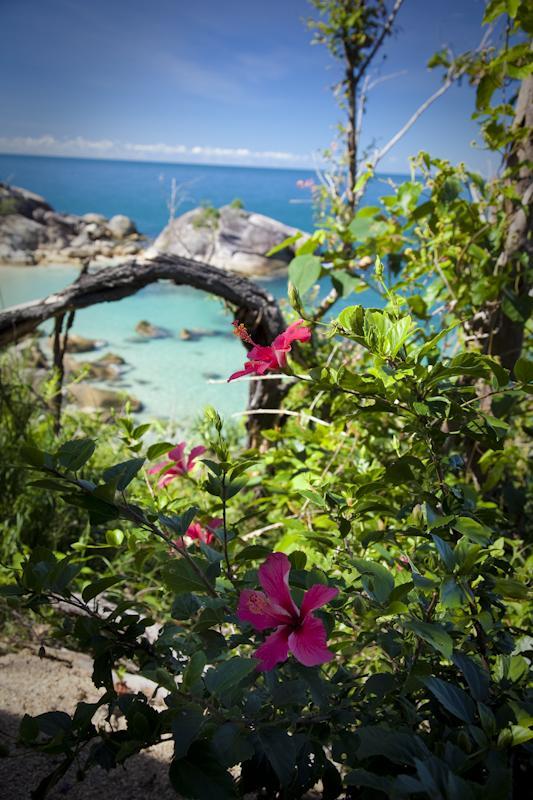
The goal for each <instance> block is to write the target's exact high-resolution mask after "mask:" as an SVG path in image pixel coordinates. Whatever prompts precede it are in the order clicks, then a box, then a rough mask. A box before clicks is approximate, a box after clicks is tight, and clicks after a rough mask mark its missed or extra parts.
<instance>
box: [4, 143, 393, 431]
mask: <svg viewBox="0 0 533 800" xmlns="http://www.w3.org/2000/svg"><path fill="white" fill-rule="evenodd" d="M309 177H314V173H313V172H312V171H310V170H300V169H298V170H292V169H290V170H289V169H266V168H255V167H227V166H204V165H196V164H194V165H189V164H163V163H152V162H150V163H147V162H137V161H135V162H132V161H107V160H93V159H78V158H48V157H37V156H11V155H0V180H1V181H7V182H9V183H12V184H15V185H17V186H22V187H24V188H26V189H30V190H31V191H33V192H36V193H37V194H40V195H42V196H43V197H45V198H46V200H47V201H48V202H49V203H50V204H51V205H52V206H53V207H54V208H55V209H56V210H58V211H62V212H68V213H73V214H84V213H86V212H89V211H93V212H98V213H101V214H105V215H106V216H108V217H109V216H112V215H113V214H126V215H127V216H129V217H131V218H132V219H133V220H134V221H135V223H136V224H137V227H138V229H139V231H141V232H142V233H144V234H145V235H146V236H147V237H149V238H153V237H155V236H156V235H157V234H158V233H159V232H160V231H161V229H162V228H163V227H164V226H165V225H166V223H167V221H168V218H169V210H168V205H167V203H168V200H169V196H170V191H171V183H172V180H173V179H175V181H176V184H177V185H178V187H179V196H180V198H181V204H180V205H179V208H178V210H177V213H178V214H180V213H184V212H185V211H188V210H189V209H191V208H194V207H195V206H197V205H198V204H199V203H201V202H203V201H205V202H210V203H212V204H213V205H215V206H221V205H224V204H226V203H230V202H231V201H232V200H233V199H235V198H239V199H241V200H242V201H243V203H244V206H245V208H247V209H248V210H251V211H256V212H259V213H262V214H266V215H268V216H271V217H275V218H276V219H279V220H281V221H282V222H285V223H287V224H288V225H293V226H294V227H298V228H301V229H303V230H307V231H311V230H312V229H313V213H312V207H311V204H310V203H309V202H308V201H309V193H308V192H306V191H305V190H304V191H302V190H301V189H298V188H297V186H296V182H297V181H298V180H299V179H301V178H309ZM389 177H394V179H395V180H396V181H399V180H401V179H402V178H401V177H399V176H386V175H382V176H379V177H378V178H376V179H375V180H374V181H373V182H372V183H371V184H370V186H369V190H368V192H367V195H366V198H365V201H366V203H367V204H368V205H373V204H375V203H376V201H377V199H378V198H379V197H380V196H382V195H385V194H387V193H389V192H390V187H389V186H388V185H387V183H386V181H387V179H388V178H389ZM77 273H78V269H77V268H76V267H74V266H73V267H69V266H64V265H63V266H57V267H55V266H47V267H34V268H32V267H28V268H24V267H0V307H3V308H5V307H7V306H9V305H13V304H15V303H22V302H26V301H28V300H34V299H37V298H39V297H44V296H46V295H47V294H50V293H51V292H55V291H58V290H59V289H61V288H63V287H64V286H66V285H67V284H68V283H70V282H71V281H72V280H73V279H74V278H75V277H76V275H77ZM267 284H268V288H269V290H270V291H271V292H273V294H275V295H276V296H277V297H278V298H279V299H283V298H284V297H285V296H286V288H287V287H286V280H285V279H276V280H272V281H268V282H267ZM366 299H367V302H372V298H366ZM354 302H359V303H360V302H363V303H364V302H365V297H364V296H363V295H358V296H357V300H355V299H354ZM141 319H148V320H150V321H152V322H154V323H156V324H157V325H160V326H163V327H166V328H168V329H169V330H170V331H172V333H173V334H175V336H174V337H172V338H168V339H158V340H151V341H142V340H139V339H138V338H136V337H135V334H134V327H135V325H136V323H137V322H138V321H139V320H141ZM182 328H203V329H207V330H211V331H216V332H218V334H219V335H217V336H210V337H204V338H201V339H199V340H197V341H183V340H181V339H180V338H179V332H180V330H181V329H182ZM74 330H75V332H76V333H79V334H81V335H84V336H89V337H93V338H98V339H105V340H106V342H107V345H106V347H105V349H103V350H102V351H100V352H98V353H96V354H95V356H96V357H98V356H99V355H101V354H102V353H103V352H106V351H108V350H112V351H113V352H116V353H119V354H120V355H122V356H123V357H124V358H125V359H126V361H127V363H128V371H127V373H126V375H125V377H124V380H123V382H122V383H121V384H120V386H122V388H124V390H125V391H128V392H130V393H132V394H135V395H136V396H137V397H139V398H140V399H141V400H142V401H143V403H144V406H145V410H144V412H143V416H145V417H150V416H158V417H164V418H166V419H168V420H171V421H173V422H174V423H176V425H177V426H179V427H181V428H183V429H186V428H188V427H189V426H190V424H191V422H192V421H193V420H194V418H195V417H198V415H199V414H200V413H201V411H202V408H203V406H205V405H207V404H212V405H214V406H215V407H217V408H218V409H219V410H220V411H221V412H222V413H224V414H226V415H230V414H232V413H235V412H238V411H239V410H242V409H243V408H245V406H246V396H247V390H248V384H247V383H238V382H237V383H232V384H229V385H228V384H226V383H222V384H213V383H209V380H213V379H214V377H215V376H217V377H219V378H221V379H222V378H225V377H227V376H228V375H230V374H231V372H233V371H235V370H237V369H239V368H240V366H241V365H242V363H243V360H244V350H243V348H242V345H241V344H240V342H238V341H237V340H236V339H235V338H234V337H232V336H231V335H226V334H228V332H229V331H230V330H231V317H230V316H229V315H228V313H227V312H226V311H225V310H224V309H223V307H222V305H221V303H220V302H219V301H218V300H216V299H214V298H211V297H208V296H206V295H205V294H202V293H200V292H197V291H195V290H193V289H189V288H184V287H176V286H173V285H171V284H166V283H165V284H159V285H154V286H149V287H147V288H146V289H144V290H142V291H141V292H139V293H138V294H137V295H134V296H133V297H129V298H126V299H124V300H121V301H120V302H118V303H109V304H103V305H99V306H93V307H92V308H88V309H84V310H83V311H80V312H78V314H77V315H76V321H75V325H74ZM117 388H119V386H117Z"/></svg>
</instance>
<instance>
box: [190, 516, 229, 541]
mask: <svg viewBox="0 0 533 800" xmlns="http://www.w3.org/2000/svg"><path fill="white" fill-rule="evenodd" d="M223 524H224V521H223V520H222V519H220V518H219V517H215V518H214V519H210V520H209V522H207V524H206V526H205V528H203V527H202V526H201V525H200V523H199V522H193V523H192V524H191V525H189V527H188V528H187V533H186V534H185V536H188V537H189V539H193V540H196V541H198V542H203V543H204V544H211V542H214V541H215V531H216V530H217V529H218V528H220V526H221V525H223Z"/></svg>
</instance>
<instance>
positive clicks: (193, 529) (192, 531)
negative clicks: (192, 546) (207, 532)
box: [185, 522, 202, 539]
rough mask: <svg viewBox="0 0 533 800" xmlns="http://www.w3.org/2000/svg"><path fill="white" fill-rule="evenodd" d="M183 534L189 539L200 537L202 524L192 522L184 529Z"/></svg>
mask: <svg viewBox="0 0 533 800" xmlns="http://www.w3.org/2000/svg"><path fill="white" fill-rule="evenodd" d="M185 535H186V536H188V537H189V539H201V538H202V526H201V525H200V523H199V522H192V523H191V524H190V525H189V527H188V528H187V530H186V531H185Z"/></svg>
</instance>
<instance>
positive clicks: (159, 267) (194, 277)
mask: <svg viewBox="0 0 533 800" xmlns="http://www.w3.org/2000/svg"><path fill="white" fill-rule="evenodd" d="M160 280H168V281H172V283H174V284H176V285H177V286H192V287H194V288H195V289H200V290H201V291H204V292H209V293H210V294H213V295H216V296H217V297H220V298H222V299H223V300H225V301H226V302H227V303H228V304H229V305H230V306H232V308H233V309H234V315H235V318H236V319H237V320H238V321H239V322H243V323H244V324H245V325H246V327H247V328H248V330H249V331H250V333H251V335H252V338H253V339H254V340H255V341H256V342H257V343H258V344H265V345H266V344H270V343H271V342H272V340H273V339H275V337H276V336H277V335H278V334H279V333H281V332H282V330H283V329H284V327H285V322H284V319H283V315H282V313H281V311H280V308H279V306H278V303H277V301H276V300H275V298H274V297H273V296H272V295H271V294H270V293H269V292H267V291H266V290H265V289H263V288H262V287H261V286H259V285H258V284H256V283H254V282H253V281H250V280H249V279H248V278H245V277H243V276H241V275H236V274H234V273H231V272H226V271H225V270H222V269H218V268H217V267H213V266H211V265H209V264H203V263H201V262H198V261H192V260H191V259H189V258H183V257H181V256H158V257H157V258H154V259H152V260H150V261H148V260H145V261H135V260H132V261H129V262H127V263H125V264H121V265H119V266H117V267H106V268H105V269H102V270H99V271H97V272H94V273H92V274H86V275H83V276H80V277H79V278H78V279H77V280H76V281H74V283H71V284H70V286H67V287H66V288H65V289H63V290H62V291H60V292H57V293H55V294H52V295H49V296H48V297H46V298H44V299H42V300H34V301H32V302H30V303H24V304H22V305H18V306H12V307H11V308H7V309H5V310H3V311H1V312H0V347H1V346H6V345H8V344H11V343H13V342H16V341H17V340H18V339H20V338H22V337H23V336H25V335H27V334H28V333H31V332H32V331H34V330H36V328H37V327H38V326H39V325H41V324H42V323H43V322H46V321H47V320H49V319H54V318H58V317H61V316H62V315H64V314H66V313H68V312H73V311H76V310H78V309H80V308H87V307H88V306H93V305H97V304H98V303H105V302H114V301H116V300H121V299H122V298H123V297H128V296H129V295H132V294H135V293H136V292H138V291H139V290H140V289H143V288H144V287H145V286H148V285H149V284H151V283H155V282H156V281H160ZM283 394H284V389H283V387H282V385H281V382H280V381H275V380H272V381H258V382H254V383H251V384H250V395H249V405H248V408H249V410H250V411H253V410H254V409H256V408H265V407H270V408H273V409H277V408H278V406H279V405H280V402H281V398H282V396H283ZM275 418H276V412H275V411H274V412H273V415H272V416H270V417H269V418H265V419H264V420H263V422H260V421H259V420H258V418H257V417H254V416H252V417H251V421H250V424H249V425H248V431H249V434H250V440H251V441H257V439H258V435H259V432H260V429H261V428H264V427H269V426H271V425H272V424H273V421H274V419H275Z"/></svg>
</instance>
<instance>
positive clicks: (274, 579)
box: [258, 553, 298, 616]
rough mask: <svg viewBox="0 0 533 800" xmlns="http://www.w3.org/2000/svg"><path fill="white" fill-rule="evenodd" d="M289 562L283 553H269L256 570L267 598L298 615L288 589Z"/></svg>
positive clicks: (291, 613)
mask: <svg viewBox="0 0 533 800" xmlns="http://www.w3.org/2000/svg"><path fill="white" fill-rule="evenodd" d="M290 571H291V562H290V561H289V559H288V558H287V556H286V555H285V553H271V554H270V555H269V556H268V558H267V560H266V561H265V563H264V564H261V566H260V567H259V570H258V575H259V583H260V584H261V586H262V587H263V589H264V590H265V592H266V593H267V595H268V598H269V600H271V601H272V602H274V603H276V604H277V605H278V606H280V607H281V608H282V609H285V611H287V612H288V613H289V614H290V615H291V616H296V615H298V608H297V606H296V605H295V603H294V600H293V599H292V597H291V592H290V589H289V572H290Z"/></svg>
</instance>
